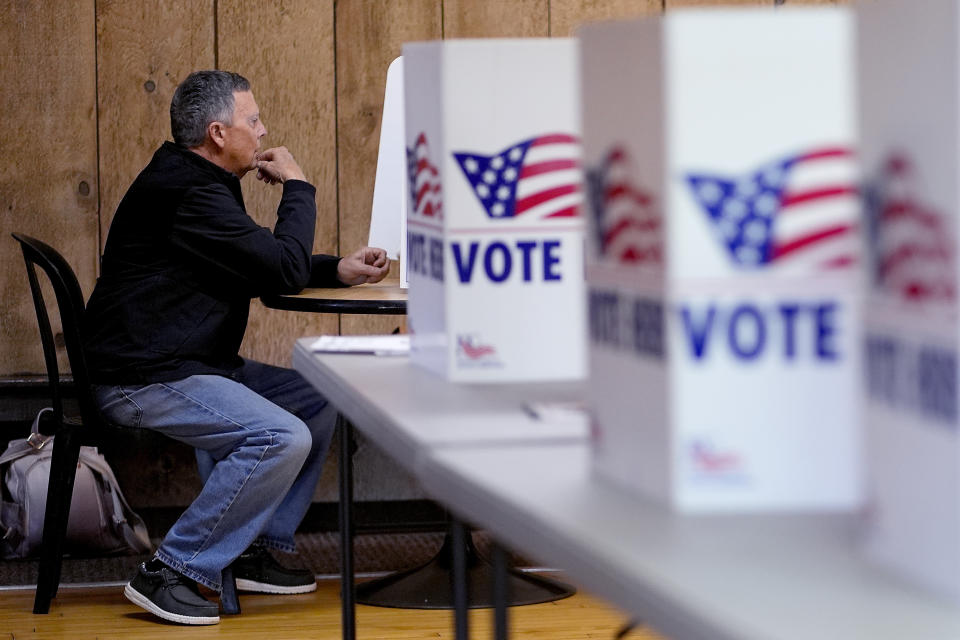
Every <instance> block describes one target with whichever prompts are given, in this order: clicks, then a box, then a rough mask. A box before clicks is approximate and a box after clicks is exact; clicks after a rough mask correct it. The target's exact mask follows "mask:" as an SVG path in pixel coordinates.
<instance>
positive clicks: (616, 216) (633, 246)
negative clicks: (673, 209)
mask: <svg viewBox="0 0 960 640" xmlns="http://www.w3.org/2000/svg"><path fill="white" fill-rule="evenodd" d="M632 172H633V167H632V163H631V162H630V159H629V156H628V154H627V152H626V151H625V150H624V149H623V148H622V147H619V146H617V147H614V148H613V149H611V150H610V152H609V153H607V155H606V157H605V158H604V160H603V163H602V164H601V165H600V166H599V167H597V168H595V169H590V170H588V171H587V172H586V182H587V193H588V197H589V199H590V210H591V211H592V212H593V215H594V216H595V217H596V224H595V225H594V227H593V228H594V232H595V234H596V235H595V242H596V246H597V248H598V249H599V253H600V255H601V256H602V257H603V258H606V259H608V260H611V261H613V262H615V263H618V264H662V262H663V237H662V232H661V228H662V225H661V220H660V212H659V211H658V210H657V208H656V207H655V206H654V200H653V196H652V195H651V194H650V193H647V192H646V191H644V190H642V189H640V188H638V187H635V186H634V185H633V184H632V179H631V175H632Z"/></svg>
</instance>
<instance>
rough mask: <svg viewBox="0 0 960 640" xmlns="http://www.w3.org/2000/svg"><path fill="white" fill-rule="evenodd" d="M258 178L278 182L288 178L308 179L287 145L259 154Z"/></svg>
mask: <svg viewBox="0 0 960 640" xmlns="http://www.w3.org/2000/svg"><path fill="white" fill-rule="evenodd" d="M256 164H257V180H263V181H264V182H266V183H267V184H277V183H278V182H286V181H287V180H306V178H305V177H304V175H303V171H302V170H301V169H300V165H298V164H297V161H296V160H294V159H293V154H292V153H290V152H289V151H287V148H286V147H273V148H272V149H267V150H266V151H261V152H260V153H259V154H258V155H257V160H256Z"/></svg>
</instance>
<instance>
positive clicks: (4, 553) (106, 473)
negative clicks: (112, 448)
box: [0, 408, 150, 558]
mask: <svg viewBox="0 0 960 640" xmlns="http://www.w3.org/2000/svg"><path fill="white" fill-rule="evenodd" d="M44 411H51V409H49V408H48V409H43V410H42V411H41V412H40V413H39V414H37V417H36V418H35V419H34V421H33V428H32V433H31V434H30V437H29V438H26V439H24V440H12V441H11V442H10V443H9V444H8V445H7V450H6V451H5V452H4V453H3V454H2V455H0V484H2V486H0V496H2V499H0V557H3V558H27V557H30V556H33V555H36V553H37V551H38V550H39V549H40V546H41V542H42V538H43V519H44V515H45V512H46V505H47V485H48V483H49V479H50V461H51V458H52V455H53V444H54V442H53V440H54V439H53V437H47V436H44V435H42V434H40V432H39V430H38V426H39V423H40V416H41V415H42V414H43V412H44ZM64 550H65V551H66V552H68V553H76V554H82V555H103V554H115V553H128V552H134V553H146V552H148V551H150V538H149V536H148V535H147V527H146V526H145V525H144V523H143V520H142V519H141V518H140V516H138V515H137V514H136V513H134V512H133V510H132V509H131V508H130V506H129V505H128V504H127V501H126V500H125V499H124V497H123V494H122V493H121V492H120V487H119V486H118V485H117V479H116V477H115V476H114V475H113V471H112V470H111V469H110V466H109V465H108V464H107V461H106V460H105V459H104V457H103V456H102V455H101V454H100V452H98V451H97V448H96V447H81V448H80V459H79V462H78V464H77V475H76V480H75V481H74V486H73V499H72V501H71V503H70V517H69V519H68V524H67V537H66V540H65V543H64Z"/></svg>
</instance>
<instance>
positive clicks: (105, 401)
mask: <svg viewBox="0 0 960 640" xmlns="http://www.w3.org/2000/svg"><path fill="white" fill-rule="evenodd" d="M95 395H96V399H97V403H98V404H99V406H100V409H101V411H102V412H103V414H104V416H105V417H107V418H108V419H109V420H111V421H113V422H115V423H117V424H119V425H123V426H127V427H131V428H142V429H152V430H156V431H159V432H160V433H163V434H164V435H166V436H169V437H171V438H173V439H174V440H179V441H180V442H184V443H186V444H188V445H190V446H192V447H194V448H195V449H196V451H197V463H198V468H199V471H200V477H201V479H202V480H203V482H204V484H203V489H202V490H201V491H200V495H198V496H197V498H196V499H195V500H194V501H193V503H192V504H191V505H190V506H189V507H188V508H187V509H186V511H184V512H183V515H181V516H180V519H179V520H177V521H176V522H175V523H174V525H173V527H171V528H170V531H169V532H167V535H166V537H165V538H164V539H163V542H162V543H161V544H160V547H159V548H158V549H157V553H156V557H157V558H158V559H160V560H161V561H162V562H164V563H165V564H167V565H169V566H171V567H172V568H174V569H175V570H177V571H179V572H181V573H182V574H184V575H185V576H187V577H189V578H192V579H194V580H196V581H197V582H199V583H201V584H203V585H206V586H207V587H210V588H211V589H214V590H217V591H219V590H220V574H221V572H222V571H223V569H224V568H225V567H226V566H228V565H229V564H230V563H231V562H233V560H234V559H235V558H236V557H237V556H239V555H240V554H241V553H243V552H244V551H245V550H246V549H247V547H249V546H250V545H251V544H252V543H253V542H255V541H256V542H258V543H260V544H264V545H266V546H268V547H270V548H274V549H280V550H283V551H293V550H294V539H293V534H294V532H295V531H296V529H297V527H298V526H299V524H300V521H301V520H302V519H303V516H304V515H305V514H306V512H307V508H308V507H309V506H310V503H311V501H312V499H313V493H314V489H315V487H316V484H317V481H318V479H319V477H320V470H321V467H322V466H323V461H324V459H325V458H326V453H327V449H328V448H329V446H330V439H331V437H332V435H333V430H334V426H335V423H336V411H335V410H334V409H333V407H332V406H331V405H329V404H328V403H327V401H326V399H324V398H323V397H322V396H321V395H320V394H318V393H317V391H316V390H315V389H314V388H313V387H312V386H311V385H310V384H309V383H308V382H307V381H306V380H304V379H303V378H302V377H301V376H300V374H299V373H297V372H296V371H293V370H291V369H283V368H280V367H273V366H270V365H266V364H263V363H260V362H255V361H253V360H245V361H244V366H243V367H242V368H241V369H240V370H239V371H238V372H237V374H236V375H235V376H233V378H226V377H223V376H217V375H197V376H190V377H188V378H184V379H182V380H177V381H175V382H163V383H155V384H148V385H131V386H125V385H120V386H117V385H102V386H97V387H95Z"/></svg>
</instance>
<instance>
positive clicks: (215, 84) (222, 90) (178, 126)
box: [170, 70, 250, 148]
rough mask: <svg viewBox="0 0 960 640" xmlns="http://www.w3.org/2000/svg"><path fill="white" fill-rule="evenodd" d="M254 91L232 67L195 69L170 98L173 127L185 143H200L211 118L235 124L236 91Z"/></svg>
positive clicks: (171, 124)
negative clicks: (230, 69) (220, 69)
mask: <svg viewBox="0 0 960 640" xmlns="http://www.w3.org/2000/svg"><path fill="white" fill-rule="evenodd" d="M234 91H250V82H249V81H248V80H247V79H246V78H244V77H243V76H241V75H240V74H238V73H232V72H230V71H217V70H210V71H194V72H193V73H191V74H190V75H189V76H187V78H186V80H184V81H183V82H181V83H180V85H179V86H178V87H177V90H176V91H175V92H174V94H173V100H171V101H170V130H171V132H172V133H173V141H174V142H176V143H177V144H178V145H180V146H182V147H187V148H191V147H198V146H200V145H201V144H203V140H204V138H206V136H207V125H209V124H210V123H211V122H215V121H216V122H222V123H224V124H226V125H231V124H233V122H232V120H233V92H234Z"/></svg>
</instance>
